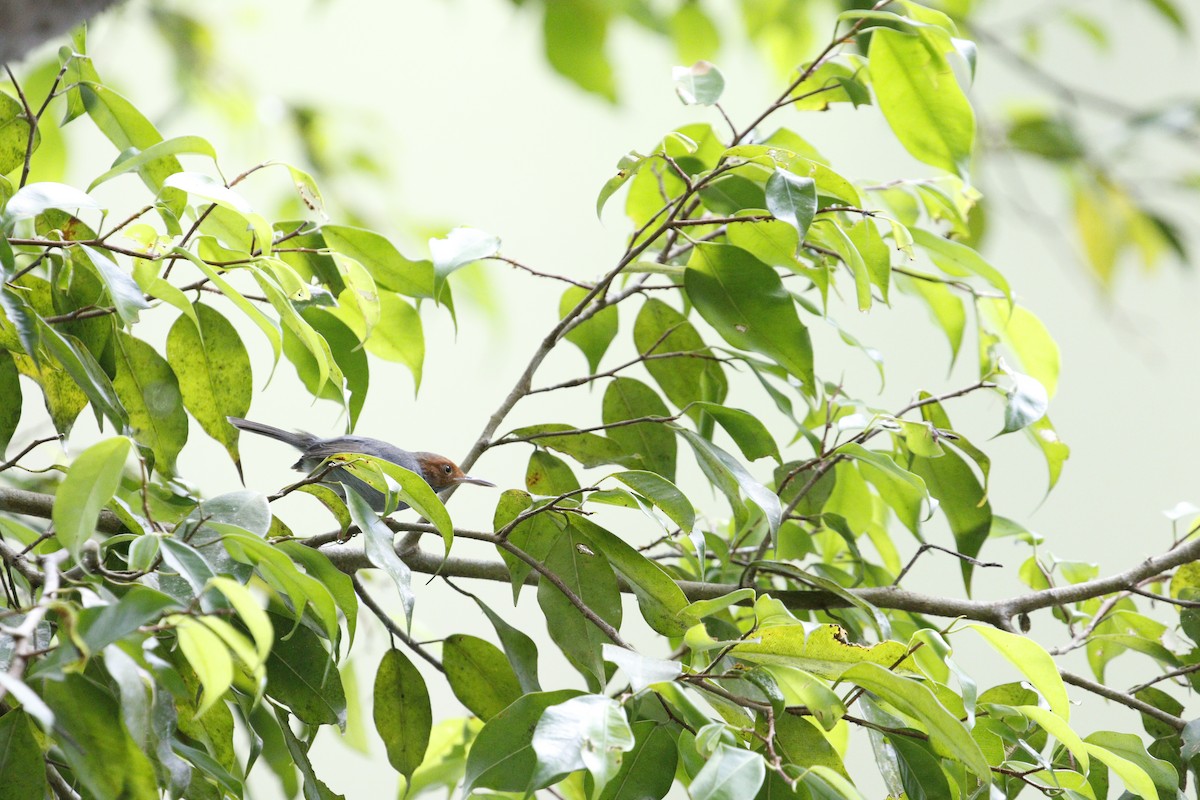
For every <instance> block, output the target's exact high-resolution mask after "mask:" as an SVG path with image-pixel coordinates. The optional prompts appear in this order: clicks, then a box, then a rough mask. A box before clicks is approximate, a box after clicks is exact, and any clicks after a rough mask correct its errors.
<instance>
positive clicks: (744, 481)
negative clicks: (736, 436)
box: [679, 428, 783, 534]
mask: <svg viewBox="0 0 1200 800" xmlns="http://www.w3.org/2000/svg"><path fill="white" fill-rule="evenodd" d="M679 434H680V435H681V436H683V437H684V439H686V440H687V443H688V444H689V445H691V446H692V451H693V452H694V453H695V454H696V461H697V462H698V463H699V464H700V469H701V470H703V471H704V474H705V475H706V476H707V477H708V479H709V480H710V481H712V483H713V484H714V485H715V486H716V487H717V488H719V489H720V490H721V492H722V493H723V494H724V495H725V497H726V498H727V499H728V500H729V504H730V505H731V506H732V507H733V511H734V514H735V516H737V517H738V518H739V520H741V521H742V522H744V521H745V520H744V519H742V518H743V517H744V516H745V506H744V505H743V503H742V500H741V495H745V496H746V499H748V500H749V501H750V502H752V503H754V505H755V506H757V507H758V508H759V509H760V510H761V511H762V513H763V516H764V517H765V518H766V520H767V524H768V525H769V526H770V528H771V532H772V534H774V532H775V531H777V530H778V529H779V524H780V522H782V518H783V507H782V506H781V505H780V502H779V497H778V496H777V495H776V494H775V493H774V492H772V491H771V490H770V489H768V488H766V487H765V486H763V485H762V484H761V483H759V482H758V481H756V480H755V479H754V477H753V476H751V475H750V473H749V472H747V471H746V468H745V467H743V466H742V465H741V464H739V463H738V461H737V459H735V458H734V457H733V456H731V455H729V453H726V452H725V451H724V450H722V449H721V448H719V447H717V446H716V445H715V444H713V443H712V442H710V441H708V440H707V439H705V438H704V437H702V436H699V435H697V434H695V433H692V432H691V431H689V430H687V429H684V428H680V429H679Z"/></svg>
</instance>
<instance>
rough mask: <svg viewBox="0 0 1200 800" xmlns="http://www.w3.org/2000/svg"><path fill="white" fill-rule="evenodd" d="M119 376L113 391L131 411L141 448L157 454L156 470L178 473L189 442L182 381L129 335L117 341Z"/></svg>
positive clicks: (119, 334)
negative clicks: (182, 452) (178, 461)
mask: <svg viewBox="0 0 1200 800" xmlns="http://www.w3.org/2000/svg"><path fill="white" fill-rule="evenodd" d="M115 342H116V352H117V375H116V377H115V378H114V379H113V388H114V389H115V390H116V393H117V397H119V398H121V402H122V403H123V404H124V406H125V408H126V409H127V410H128V411H129V424H130V427H131V428H132V429H133V436H134V438H135V439H136V440H137V441H138V443H139V444H142V445H145V446H146V447H148V448H149V449H150V450H151V451H152V452H153V453H154V460H155V463H154V466H155V468H156V469H157V470H158V471H159V472H161V473H162V474H164V475H173V474H174V473H175V457H176V456H178V455H179V451H180V450H182V449H183V445H184V443H186V442H187V435H188V423H187V414H186V413H185V412H184V410H183V396H182V394H181V393H180V391H179V381H178V380H177V379H176V377H175V372H174V371H173V370H172V369H171V366H170V365H169V364H168V363H167V361H166V359H164V358H163V357H162V356H160V355H159V354H158V353H157V352H155V350H154V348H153V347H151V346H150V345H148V344H146V343H145V342H143V341H142V340H141V339H135V338H133V337H132V336H130V335H129V334H127V333H123V332H118V333H117V337H116V339H115Z"/></svg>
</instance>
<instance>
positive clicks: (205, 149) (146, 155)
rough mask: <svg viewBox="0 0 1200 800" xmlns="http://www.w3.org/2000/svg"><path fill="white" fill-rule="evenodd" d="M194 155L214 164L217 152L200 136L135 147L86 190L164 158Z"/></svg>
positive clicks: (120, 157) (180, 137) (177, 138)
mask: <svg viewBox="0 0 1200 800" xmlns="http://www.w3.org/2000/svg"><path fill="white" fill-rule="evenodd" d="M183 154H187V155H196V156H207V157H209V158H211V159H212V160H213V162H216V160H217V152H216V151H215V150H213V146H212V145H211V144H209V142H208V140H207V139H204V138H202V137H200V136H177V137H175V138H172V139H166V140H164V141H161V142H158V143H157V144H152V145H150V146H149V147H147V148H146V149H145V150H138V149H137V148H136V147H133V148H130V149H129V150H127V151H125V152H123V153H122V154H121V155H120V156H119V157H118V158H117V161H116V164H115V165H114V166H113V168H112V169H110V170H108V171H107V172H105V173H104V174H103V175H101V176H100V177H98V178H96V179H95V180H94V181H92V182H91V183H90V184H89V185H88V188H87V190H88V191H89V192H90V191H92V190H93V189H95V188H96V187H97V186H99V185H100V184H102V183H106V182H107V181H110V180H112V179H113V178H115V177H117V176H118V175H124V174H125V173H127V172H133V171H135V170H141V169H142V168H144V167H146V166H147V165H149V164H152V163H154V162H155V161H159V160H160V159H163V158H166V157H167V156H177V155H183Z"/></svg>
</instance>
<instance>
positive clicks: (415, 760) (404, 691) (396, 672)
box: [374, 649, 433, 780]
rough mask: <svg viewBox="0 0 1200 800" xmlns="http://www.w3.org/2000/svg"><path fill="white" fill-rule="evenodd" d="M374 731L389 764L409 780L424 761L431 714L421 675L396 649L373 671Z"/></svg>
mask: <svg viewBox="0 0 1200 800" xmlns="http://www.w3.org/2000/svg"><path fill="white" fill-rule="evenodd" d="M374 708H375V711H374V714H375V730H377V731H379V737H380V738H381V739H383V744H384V746H385V747H386V748H387V757H388V762H389V763H390V764H391V765H392V766H393V767H395V769H396V771H397V772H399V773H400V774H401V775H403V776H404V777H405V779H406V780H411V779H412V776H413V773H414V772H416V771H417V767H419V766H421V762H422V761H423V760H424V759H425V751H426V749H427V748H428V747H429V732H430V730H431V729H432V727H433V712H432V710H431V708H430V705H429V690H428V689H427V688H426V687H425V679H424V678H422V677H421V672H420V671H419V670H418V669H417V668H416V667H415V666H413V663H412V662H411V661H409V660H408V657H407V656H406V655H404V654H403V653H401V652H400V651H399V650H395V649H392V650H388V651H387V652H386V653H384V654H383V660H382V661H381V662H379V669H378V670H376V672H375V703H374Z"/></svg>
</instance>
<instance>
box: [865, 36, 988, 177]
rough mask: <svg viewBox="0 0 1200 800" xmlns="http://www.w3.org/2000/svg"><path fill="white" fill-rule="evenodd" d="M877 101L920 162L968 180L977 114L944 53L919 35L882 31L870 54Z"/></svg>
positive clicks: (897, 136) (889, 123)
mask: <svg viewBox="0 0 1200 800" xmlns="http://www.w3.org/2000/svg"><path fill="white" fill-rule="evenodd" d="M868 57H869V59H870V64H871V86H872V88H873V89H874V91H875V100H876V102H878V104H879V108H880V110H881V111H882V112H883V116H884V118H885V119H887V121H888V125H890V126H891V128H892V132H893V133H894V134H896V138H897V139H899V140H900V143H901V144H903V145H904V147H905V149H907V150H908V152H910V153H912V155H913V156H915V157H916V158H917V159H919V160H921V161H923V162H925V163H926V164H930V165H932V166H935V167H939V168H941V169H944V170H946V171H947V172H953V173H956V174H958V175H960V176H963V177H965V176H966V175H967V174H968V171H969V169H970V159H971V151H972V149H973V147H974V144H975V114H974V112H973V111H972V110H971V104H970V103H969V102H968V101H967V98H966V96H965V95H964V94H963V91H962V89H961V88H960V87H959V85H958V81H957V80H956V79H955V76H954V71H953V70H952V69H951V67H950V64H949V63H948V62H947V61H946V59H945V57H944V56H943V55H942V53H940V52H938V50H937V49H935V48H934V47H931V46H930V44H929V42H927V41H925V40H924V39H923V37H922V36H921V35H919V34H910V33H902V32H900V31H896V30H891V29H888V28H878V29H876V30H874V31H873V32H872V34H871V45H870V48H869V50H868Z"/></svg>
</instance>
